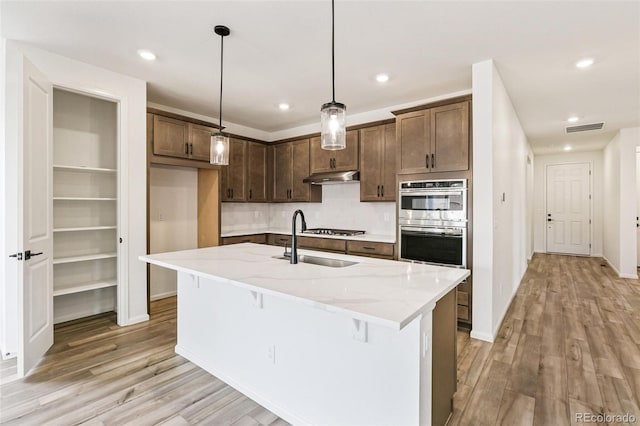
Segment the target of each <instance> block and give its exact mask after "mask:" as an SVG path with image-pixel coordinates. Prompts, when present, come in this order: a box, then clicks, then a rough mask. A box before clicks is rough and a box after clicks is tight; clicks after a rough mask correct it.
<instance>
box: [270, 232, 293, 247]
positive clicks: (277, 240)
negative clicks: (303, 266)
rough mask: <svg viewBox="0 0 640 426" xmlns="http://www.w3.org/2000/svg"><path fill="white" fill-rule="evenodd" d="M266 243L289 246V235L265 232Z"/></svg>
mask: <svg viewBox="0 0 640 426" xmlns="http://www.w3.org/2000/svg"><path fill="white" fill-rule="evenodd" d="M267 244H269V245H270V246H283V247H284V245H285V244H286V245H287V247H291V237H290V236H289V235H281V234H267Z"/></svg>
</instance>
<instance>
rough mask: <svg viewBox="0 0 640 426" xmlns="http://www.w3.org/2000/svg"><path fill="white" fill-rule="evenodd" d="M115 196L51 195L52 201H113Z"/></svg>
mask: <svg viewBox="0 0 640 426" xmlns="http://www.w3.org/2000/svg"><path fill="white" fill-rule="evenodd" d="M115 200H117V198H116V197H53V201H115Z"/></svg>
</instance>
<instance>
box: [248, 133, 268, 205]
mask: <svg viewBox="0 0 640 426" xmlns="http://www.w3.org/2000/svg"><path fill="white" fill-rule="evenodd" d="M267 170H268V162H267V146H266V145H265V144H261V143H257V142H247V171H246V173H247V176H246V181H247V201H251V202H265V201H268V198H269V197H268V194H267V176H268V173H267Z"/></svg>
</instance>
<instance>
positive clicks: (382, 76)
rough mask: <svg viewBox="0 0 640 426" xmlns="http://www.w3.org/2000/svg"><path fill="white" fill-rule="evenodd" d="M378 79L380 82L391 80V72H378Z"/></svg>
mask: <svg viewBox="0 0 640 426" xmlns="http://www.w3.org/2000/svg"><path fill="white" fill-rule="evenodd" d="M376 81H377V82H378V83H386V82H387V81H389V74H378V75H376Z"/></svg>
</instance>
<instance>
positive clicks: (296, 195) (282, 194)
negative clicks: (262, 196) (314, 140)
mask: <svg viewBox="0 0 640 426" xmlns="http://www.w3.org/2000/svg"><path fill="white" fill-rule="evenodd" d="M272 149H273V198H272V201H276V202H287V201H321V200H322V188H320V187H319V186H314V185H310V184H307V183H304V182H303V179H305V178H306V177H307V176H309V139H300V140H296V141H292V142H287V143H281V144H277V145H275V146H273V148H272Z"/></svg>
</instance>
